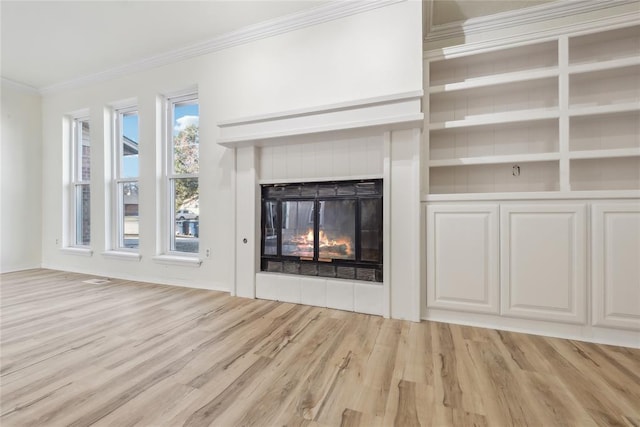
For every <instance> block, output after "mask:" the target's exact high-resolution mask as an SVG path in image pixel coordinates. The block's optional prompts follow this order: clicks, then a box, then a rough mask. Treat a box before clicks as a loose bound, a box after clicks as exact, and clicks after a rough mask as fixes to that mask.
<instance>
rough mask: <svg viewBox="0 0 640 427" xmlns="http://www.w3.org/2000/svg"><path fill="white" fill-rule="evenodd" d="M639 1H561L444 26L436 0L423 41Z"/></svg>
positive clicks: (434, 40) (508, 26)
mask: <svg viewBox="0 0 640 427" xmlns="http://www.w3.org/2000/svg"><path fill="white" fill-rule="evenodd" d="M634 3H635V4H638V5H639V8H640V2H639V1H638V0H608V1H602V0H572V1H567V0H558V1H555V2H552V3H546V4H541V5H538V6H532V7H527V8H523V9H519V10H513V11H508V12H501V13H496V14H493V15H489V16H480V17H477V18H471V19H468V20H466V21H456V22H450V23H446V24H441V25H434V24H433V21H432V19H433V2H429V10H428V11H427V19H426V23H425V24H426V27H427V28H426V36H425V38H424V43H431V42H437V41H442V40H447V39H452V38H456V37H464V36H470V35H474V34H482V33H486V32H490V31H496V30H501V29H505V28H514V27H519V26H523V25H531V24H536V23H542V22H546V21H551V20H554V19H559V18H565V17H568V16H574V15H579V14H583V13H589V12H597V11H599V10H604V9H609V8H612V7H618V6H624V5H627V4H634Z"/></svg>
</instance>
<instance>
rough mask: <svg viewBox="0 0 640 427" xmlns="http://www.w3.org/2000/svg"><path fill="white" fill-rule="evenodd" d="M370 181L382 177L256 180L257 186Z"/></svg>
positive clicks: (333, 176) (352, 176)
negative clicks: (302, 182)
mask: <svg viewBox="0 0 640 427" xmlns="http://www.w3.org/2000/svg"><path fill="white" fill-rule="evenodd" d="M371 179H383V176H382V175H380V174H374V175H351V176H335V175H330V176H323V177H315V178H284V179H283V178H270V179H260V180H258V184H260V185H269V184H295V183H298V182H301V181H304V182H326V181H357V180H371Z"/></svg>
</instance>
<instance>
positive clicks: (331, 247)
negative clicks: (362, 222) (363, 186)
mask: <svg viewBox="0 0 640 427" xmlns="http://www.w3.org/2000/svg"><path fill="white" fill-rule="evenodd" d="M318 224H319V232H318V248H319V254H318V259H319V260H327V261H330V260H333V259H352V260H355V259H356V253H355V250H354V249H355V237H356V201H355V200H353V199H351V200H321V201H319V202H318Z"/></svg>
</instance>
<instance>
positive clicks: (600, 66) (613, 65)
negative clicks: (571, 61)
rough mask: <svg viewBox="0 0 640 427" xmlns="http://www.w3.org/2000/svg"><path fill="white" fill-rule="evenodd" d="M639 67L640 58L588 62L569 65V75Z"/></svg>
mask: <svg viewBox="0 0 640 427" xmlns="http://www.w3.org/2000/svg"><path fill="white" fill-rule="evenodd" d="M637 65H640V58H638V57H630V58H619V59H610V60H607V61H600V62H588V63H584V64H575V65H569V74H580V73H590V72H595V71H604V70H614V69H617V68H624V67H633V66H637Z"/></svg>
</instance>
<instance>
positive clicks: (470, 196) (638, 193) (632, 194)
mask: <svg viewBox="0 0 640 427" xmlns="http://www.w3.org/2000/svg"><path fill="white" fill-rule="evenodd" d="M638 198H640V190H595V191H568V192H564V191H535V192H534V191H532V192H521V193H517V192H514V193H451V194H423V196H422V201H423V202H461V201H470V200H482V201H491V200H567V199H571V200H580V199H585V200H586V199H638Z"/></svg>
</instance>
